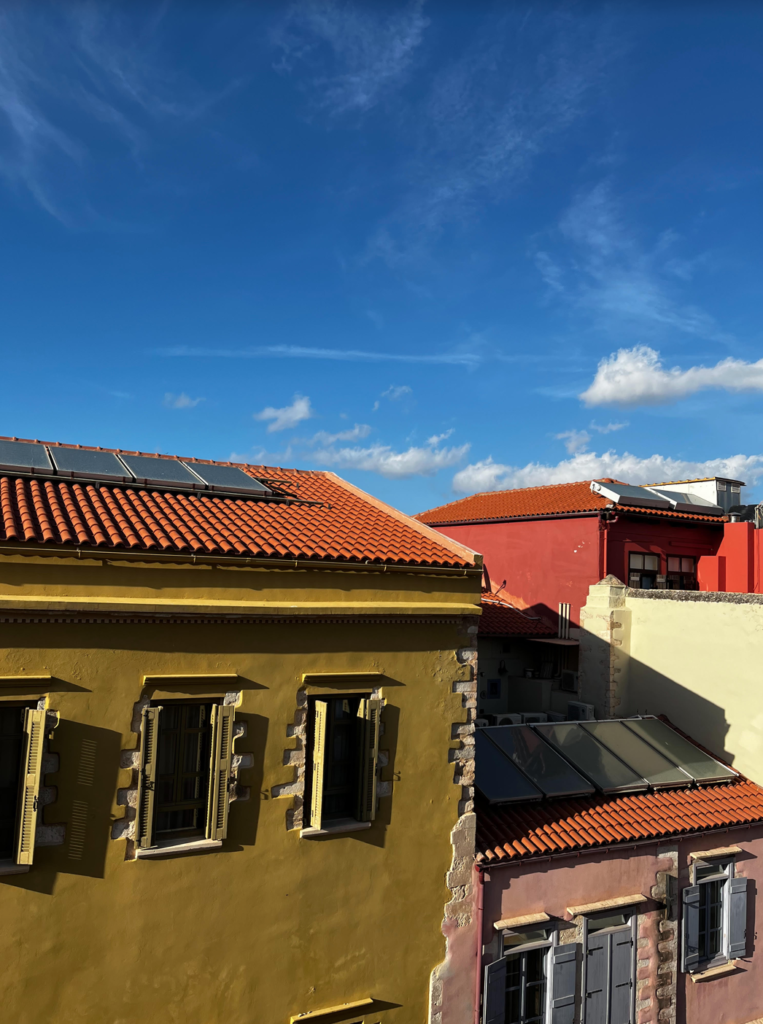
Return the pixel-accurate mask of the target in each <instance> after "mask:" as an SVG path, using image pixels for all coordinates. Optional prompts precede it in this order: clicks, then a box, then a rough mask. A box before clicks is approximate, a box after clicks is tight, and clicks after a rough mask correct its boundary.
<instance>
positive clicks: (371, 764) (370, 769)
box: [356, 699, 382, 821]
mask: <svg viewBox="0 0 763 1024" xmlns="http://www.w3.org/2000/svg"><path fill="white" fill-rule="evenodd" d="M381 707H382V702H381V701H380V700H366V699H363V700H361V702H360V705H359V706H358V718H360V719H361V742H360V778H359V780H358V808H357V812H356V814H357V819H358V821H373V820H374V818H375V817H376V762H377V761H378V759H379V715H380V714H381Z"/></svg>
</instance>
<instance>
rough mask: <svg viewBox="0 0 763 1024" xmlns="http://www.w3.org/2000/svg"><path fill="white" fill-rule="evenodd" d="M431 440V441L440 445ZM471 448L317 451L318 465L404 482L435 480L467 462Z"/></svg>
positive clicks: (387, 447)
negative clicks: (441, 472)
mask: <svg viewBox="0 0 763 1024" xmlns="http://www.w3.org/2000/svg"><path fill="white" fill-rule="evenodd" d="M436 440H437V439H436V438H431V441H436ZM469 447H470V446H469V445H468V444H462V445H459V446H457V447H453V448H439V447H437V445H436V444H431V443H428V444H427V445H425V446H423V447H411V448H408V449H407V450H406V451H404V452H396V451H394V450H393V449H392V448H391V446H390V445H383V444H375V445H371V446H370V447H369V448H359V447H354V448H333V447H328V448H324V449H321V450H320V451H316V452H315V455H314V458H315V460H316V461H317V462H321V463H324V464H325V465H328V466H336V467H338V468H339V469H364V470H367V471H369V472H371V473H379V474H380V475H381V476H385V477H387V478H388V479H390V480H404V479H406V478H407V477H412V476H434V474H435V473H437V472H439V470H441V469H447V468H449V467H450V466H455V465H456V464H457V463H459V462H461V460H462V459H463V458H465V456H466V454H467V452H468V451H469Z"/></svg>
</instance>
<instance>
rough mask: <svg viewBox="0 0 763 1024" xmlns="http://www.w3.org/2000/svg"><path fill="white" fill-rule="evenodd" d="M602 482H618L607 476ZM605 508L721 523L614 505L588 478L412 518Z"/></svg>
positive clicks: (474, 499) (463, 502)
mask: <svg viewBox="0 0 763 1024" xmlns="http://www.w3.org/2000/svg"><path fill="white" fill-rule="evenodd" d="M601 482H602V483H621V482H622V481H616V480H612V479H610V478H607V477H602V478H601ZM605 508H616V509H622V510H623V511H632V512H635V513H638V514H639V515H650V516H651V515H659V516H668V517H669V518H674V519H693V520H701V521H702V522H713V523H718V522H721V521H722V520H720V519H719V518H718V516H703V515H695V514H694V513H692V512H671V511H667V510H664V509H655V508H646V507H638V508H636V507H634V506H628V505H615V504H613V503H612V502H611V501H609V499H608V498H604V497H603V496H602V495H600V494H594V492H593V491H592V490H591V481H590V480H580V481H578V482H577V483H573V484H549V485H548V486H546V487H522V488H520V489H518V490H514V491H483V492H482V493H481V494H472V495H471V496H470V497H468V498H460V499H459V500H458V501H451V502H449V503H448V504H447V505H440V506H439V508H432V509H429V511H427V512H420V513H419V514H418V515H417V516H416V518H417V519H418V520H420V521H421V522H422V523H428V524H429V525H430V526H449V525H455V524H456V523H480V522H492V521H498V522H500V521H502V520H507V519H527V518H532V517H533V516H564V515H574V514H580V513H586V512H589V513H591V514H595V513H597V512H599V511H601V510H602V509H605Z"/></svg>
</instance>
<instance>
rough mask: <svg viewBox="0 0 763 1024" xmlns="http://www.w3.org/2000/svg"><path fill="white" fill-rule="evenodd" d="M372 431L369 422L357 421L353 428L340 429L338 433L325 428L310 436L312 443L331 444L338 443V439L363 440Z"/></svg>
mask: <svg viewBox="0 0 763 1024" xmlns="http://www.w3.org/2000/svg"><path fill="white" fill-rule="evenodd" d="M370 433H371V428H370V427H369V425H368V424H367V423H356V424H355V426H354V427H352V428H351V429H349V430H340V431H339V433H338V434H329V433H327V432H326V431H325V430H319V431H318V433H317V434H313V436H312V437H311V438H310V444H322V445H331V444H336V442H337V441H362V440H363V438H364V437H368V435H369V434H370Z"/></svg>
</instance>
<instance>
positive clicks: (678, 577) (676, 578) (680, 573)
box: [665, 554, 698, 590]
mask: <svg viewBox="0 0 763 1024" xmlns="http://www.w3.org/2000/svg"><path fill="white" fill-rule="evenodd" d="M671 558H677V559H678V562H679V568H678V569H671V568H670V560H671ZM666 559H667V560H666V572H665V589H666V590H697V589H698V583H697V556H696V555H681V554H674V555H667V556H666ZM684 559H691V561H692V563H693V569H692V571H691V572H685V571H684V568H683V564H682V563H683V560H684ZM673 583H677V584H678V586H671V584H673ZM687 584H688V586H687Z"/></svg>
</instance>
